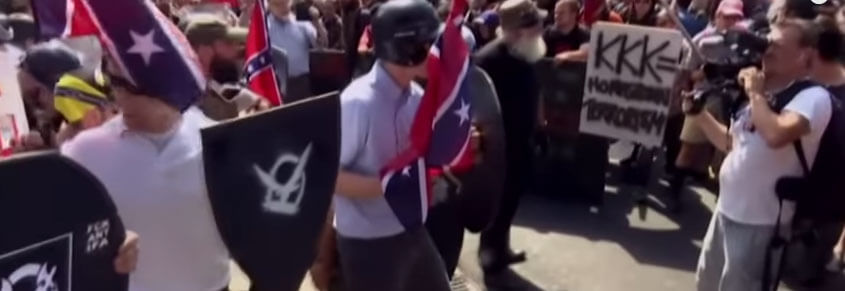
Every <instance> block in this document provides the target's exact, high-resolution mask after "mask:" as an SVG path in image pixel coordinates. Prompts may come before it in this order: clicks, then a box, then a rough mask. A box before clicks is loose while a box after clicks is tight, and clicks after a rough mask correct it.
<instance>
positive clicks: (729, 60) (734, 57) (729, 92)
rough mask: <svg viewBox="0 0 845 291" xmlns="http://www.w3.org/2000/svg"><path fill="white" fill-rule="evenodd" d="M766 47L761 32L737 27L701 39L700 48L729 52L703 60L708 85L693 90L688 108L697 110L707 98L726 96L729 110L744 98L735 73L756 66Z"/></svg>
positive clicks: (691, 110)
mask: <svg viewBox="0 0 845 291" xmlns="http://www.w3.org/2000/svg"><path fill="white" fill-rule="evenodd" d="M768 47H769V40H768V38H766V37H765V35H761V34H758V33H754V32H749V31H741V30H728V31H727V32H725V33H722V34H718V35H714V36H712V37H708V38H706V39H703V40H702V41H701V50H702V51H707V50H725V49H727V50H728V51H729V53H728V56H727V57H724V58H721V59H718V60H715V61H714V60H708V62H707V63H705V65H704V75H705V77H706V79H707V81H708V85H706V86H704V87H703V88H699V89H697V90H695V91H694V92H693V102H692V105H693V106H692V108H691V109H690V112H691V113H698V112H701V110H702V109H703V108H704V105H705V104H706V103H707V100H708V99H709V98H714V97H718V98H728V99H726V100H729V101H730V104H732V106H731V108H732V110H731V111H733V109H734V108H736V107H737V106H738V105H740V104H742V103H744V102H745V101H746V100H748V96H746V95H745V91H744V90H743V89H742V86H741V84H740V83H739V80H737V75H739V71H740V70H742V69H743V68H747V67H751V66H756V67H760V65H761V63H762V60H763V54H764V53H765V52H766V49H768Z"/></svg>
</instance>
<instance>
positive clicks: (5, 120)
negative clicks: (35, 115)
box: [0, 51, 29, 156]
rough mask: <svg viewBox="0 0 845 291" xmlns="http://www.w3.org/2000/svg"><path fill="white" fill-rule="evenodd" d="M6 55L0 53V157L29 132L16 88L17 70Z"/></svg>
mask: <svg viewBox="0 0 845 291" xmlns="http://www.w3.org/2000/svg"><path fill="white" fill-rule="evenodd" d="M8 54H10V52H8V51H0V156H2V155H4V154H8V153H9V152H8V151H9V149H10V147H9V146H10V143H11V140H12V139H14V138H16V137H18V136H20V135H21V134H24V133H26V132H28V131H29V126H28V124H27V123H26V112H25V111H24V108H23V99H21V89H20V87H19V86H18V79H17V76H18V68H17V66H16V64H14V63H13V62H12V57H11V56H9V55H8Z"/></svg>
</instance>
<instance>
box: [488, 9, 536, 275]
mask: <svg viewBox="0 0 845 291" xmlns="http://www.w3.org/2000/svg"><path fill="white" fill-rule="evenodd" d="M498 14H499V19H500V23H501V33H500V35H499V36H498V38H497V39H495V40H493V41H492V42H490V43H489V44H487V45H486V46H485V47H484V48H482V49H481V50H480V51H479V52H478V54H477V55H476V61H477V64H478V65H479V66H480V67H481V68H482V69H484V71H485V72H487V73H488V74H489V75H490V78H491V79H492V80H493V85H494V87H495V88H496V94H497V95H498V98H499V103H500V104H501V108H502V118H503V122H504V126H505V136H506V150H507V152H506V159H507V171H506V172H507V178H506V180H505V192H504V195H503V197H502V201H501V203H500V207H501V208H500V209H499V212H498V214H497V216H496V218H495V220H494V222H493V224H492V225H491V227H490V228H489V229H488V230H486V231H484V232H483V233H482V235H481V246H480V248H479V258H480V262H481V264H482V267H484V269H485V271H486V272H488V273H491V272H493V273H495V272H497V271H502V270H504V269H506V268H507V266H508V265H510V264H513V263H517V262H521V261H524V260H525V254H524V253H522V252H514V251H512V250H511V248H510V226H511V222H512V221H513V217H514V215H515V214H516V208H517V206H518V205H519V198H520V196H521V195H522V193H523V191H525V189H526V186H527V184H528V183H527V182H528V179H529V177H530V176H531V174H530V172H531V165H530V160H531V146H530V141H531V136H532V133H533V132H534V127H535V124H536V119H537V103H538V102H537V100H538V98H539V87H538V83H537V82H538V81H537V76H536V73H535V72H534V66H533V64H534V63H535V62H537V61H538V60H540V59H541V58H542V57H543V56H544V55H545V54H546V45H545V43H544V42H543V38H542V37H541V34H542V31H543V30H542V21H543V19H544V18H545V16H546V12H545V11H541V10H539V9H537V7H536V6H535V4H534V3H533V2H531V1H529V0H507V1H505V2H504V3H502V5H501V6H499V8H498Z"/></svg>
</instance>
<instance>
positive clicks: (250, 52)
mask: <svg viewBox="0 0 845 291" xmlns="http://www.w3.org/2000/svg"><path fill="white" fill-rule="evenodd" d="M265 11H266V9H264V1H255V8H254V9H253V10H252V21H251V22H250V24H249V35H247V41H246V62H245V63H244V81H245V82H246V83H247V84H248V85H249V89H251V90H252V91H254V92H256V93H258V94H259V95H261V96H263V97H264V99H266V100H267V101H268V102H270V104H271V105H273V106H279V105H281V104H282V103H283V98H282V92H281V90H280V89H279V83H278V82H277V81H276V80H277V79H276V70H275V69H274V68H273V62H272V59H271V56H270V35H269V34H268V33H267V14H266V12H265Z"/></svg>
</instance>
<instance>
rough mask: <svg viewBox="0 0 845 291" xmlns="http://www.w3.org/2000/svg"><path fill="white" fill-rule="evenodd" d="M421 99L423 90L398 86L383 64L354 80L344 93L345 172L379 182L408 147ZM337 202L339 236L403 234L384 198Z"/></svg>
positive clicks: (338, 198) (342, 144)
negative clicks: (394, 159)
mask: <svg viewBox="0 0 845 291" xmlns="http://www.w3.org/2000/svg"><path fill="white" fill-rule="evenodd" d="M422 95H423V89H422V88H421V87H420V86H419V85H416V84H412V85H411V87H410V88H408V89H402V88H400V87H399V86H398V85H397V84H396V82H395V81H394V80H393V78H392V77H391V76H390V75H389V74H388V73H387V71H385V70H384V68H383V66H382V64H381V63H379V62H376V64H375V65H374V66H373V68H372V69H371V70H370V71H369V72H368V73H367V74H365V75H363V76H361V77H360V78H358V79H356V80H355V81H352V83H351V84H349V86H348V87H347V88H346V89H345V90H343V93H341V95H340V118H341V134H340V137H341V142H340V167H341V169H342V170H343V171H348V172H353V173H356V174H360V175H364V176H370V177H375V178H378V177H379V173H380V172H381V170H382V169H383V168H384V167H385V165H386V164H387V163H388V162H389V161H391V160H392V159H393V158H395V157H396V156H397V155H399V153H400V152H401V151H402V150H404V149H405V148H406V147H407V146H408V145H409V142H410V139H409V136H410V131H411V124H412V123H413V120H414V116H415V114H416V112H417V107H419V103H420V100H421V99H422ZM336 194H337V193H336ZM334 203H335V221H334V224H335V228H336V229H337V232H338V234H340V235H341V236H344V237H350V238H362V239H368V238H379V237H387V236H392V235H396V234H399V233H401V232H403V231H404V228H403V227H402V225H401V224H400V223H399V220H398V219H397V218H396V216H395V215H394V214H393V210H392V209H391V208H390V206H389V205H388V204H387V200H385V198H384V197H383V196H381V197H377V198H370V199H357V198H349V197H346V196H343V195H335V197H334Z"/></svg>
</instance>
